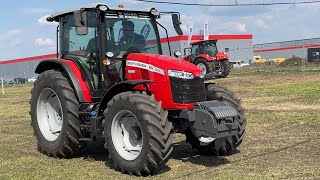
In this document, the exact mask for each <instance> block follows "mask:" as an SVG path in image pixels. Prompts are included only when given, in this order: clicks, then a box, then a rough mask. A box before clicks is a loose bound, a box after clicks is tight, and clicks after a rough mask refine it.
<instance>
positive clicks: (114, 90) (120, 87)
mask: <svg viewBox="0 0 320 180" xmlns="http://www.w3.org/2000/svg"><path fill="white" fill-rule="evenodd" d="M151 82H154V81H151V80H132V81H130V80H128V81H122V82H120V83H117V84H115V85H114V86H112V87H111V88H110V89H109V90H108V91H107V92H106V93H105V94H104V96H103V98H102V100H101V102H100V107H99V110H98V116H102V115H103V111H104V110H105V109H106V108H107V104H108V102H109V101H110V100H111V99H112V98H113V97H114V96H115V95H117V94H120V93H122V92H127V91H133V90H135V89H134V88H135V87H136V86H137V85H143V86H145V88H146V90H147V93H150V92H148V84H147V83H151Z"/></svg>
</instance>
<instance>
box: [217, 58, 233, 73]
mask: <svg viewBox="0 0 320 180" xmlns="http://www.w3.org/2000/svg"><path fill="white" fill-rule="evenodd" d="M217 64H218V65H217V66H218V67H217V69H218V72H217V73H218V74H221V75H223V77H227V76H228V75H229V73H230V71H231V63H230V62H229V60H228V59H225V60H222V61H220V62H217Z"/></svg>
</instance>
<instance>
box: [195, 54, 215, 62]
mask: <svg viewBox="0 0 320 180" xmlns="http://www.w3.org/2000/svg"><path fill="white" fill-rule="evenodd" d="M198 58H203V59H205V60H207V61H213V60H214V58H212V57H211V56H209V55H208V54H199V55H198V56H197V57H196V59H198Z"/></svg>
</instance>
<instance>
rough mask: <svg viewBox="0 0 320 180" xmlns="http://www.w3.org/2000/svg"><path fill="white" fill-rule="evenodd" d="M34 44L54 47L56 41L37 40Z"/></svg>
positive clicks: (49, 39)
mask: <svg viewBox="0 0 320 180" xmlns="http://www.w3.org/2000/svg"><path fill="white" fill-rule="evenodd" d="M34 44H35V45H37V46H52V45H54V41H53V40H52V39H51V38H37V39H35V41H34Z"/></svg>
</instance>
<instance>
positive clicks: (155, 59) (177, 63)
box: [127, 53, 202, 77]
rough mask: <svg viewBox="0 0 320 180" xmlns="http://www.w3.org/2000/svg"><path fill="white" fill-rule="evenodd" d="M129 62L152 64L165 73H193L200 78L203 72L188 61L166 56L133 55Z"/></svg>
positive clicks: (129, 56)
mask: <svg viewBox="0 0 320 180" xmlns="http://www.w3.org/2000/svg"><path fill="white" fill-rule="evenodd" d="M127 60H128V61H129V60H130V61H138V62H142V63H145V64H150V65H153V66H155V67H157V68H160V69H162V70H164V71H165V72H168V70H178V71H185V72H189V73H192V74H193V75H194V76H195V77H199V76H200V74H201V72H202V70H201V69H200V68H198V67H197V66H196V65H194V64H192V63H190V62H188V61H185V60H183V59H178V58H174V57H170V56H165V55H158V54H142V53H133V54H129V55H128V57H127Z"/></svg>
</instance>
